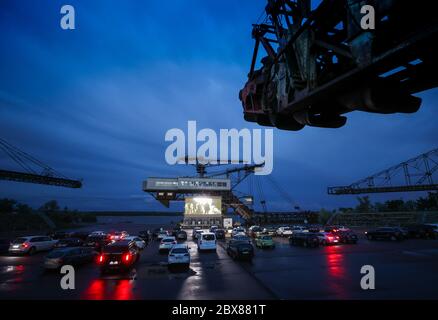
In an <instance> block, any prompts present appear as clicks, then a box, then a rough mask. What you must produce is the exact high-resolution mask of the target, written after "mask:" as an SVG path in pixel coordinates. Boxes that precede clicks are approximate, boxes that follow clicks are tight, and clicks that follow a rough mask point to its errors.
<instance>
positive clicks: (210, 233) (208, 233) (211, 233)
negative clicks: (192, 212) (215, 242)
mask: <svg viewBox="0 0 438 320" xmlns="http://www.w3.org/2000/svg"><path fill="white" fill-rule="evenodd" d="M202 235H203V236H204V235H206V236H208V235H213V236H214V235H215V233H214V232H203V233H202Z"/></svg>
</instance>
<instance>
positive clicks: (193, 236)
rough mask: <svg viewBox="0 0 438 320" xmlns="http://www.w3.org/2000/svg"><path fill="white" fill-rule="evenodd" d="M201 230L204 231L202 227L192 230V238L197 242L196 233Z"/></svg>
mask: <svg viewBox="0 0 438 320" xmlns="http://www.w3.org/2000/svg"><path fill="white" fill-rule="evenodd" d="M201 229H202V228H201V227H194V228H193V230H192V238H193V240H196V236H197V234H196V232H197V231H199V230H201Z"/></svg>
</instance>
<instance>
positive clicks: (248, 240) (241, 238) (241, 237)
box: [230, 234, 252, 244]
mask: <svg viewBox="0 0 438 320" xmlns="http://www.w3.org/2000/svg"><path fill="white" fill-rule="evenodd" d="M230 241H240V242H246V243H249V244H251V243H252V241H251V238H250V237H248V236H246V235H240V234H239V235H236V236H234V237H232V238H231V240H230Z"/></svg>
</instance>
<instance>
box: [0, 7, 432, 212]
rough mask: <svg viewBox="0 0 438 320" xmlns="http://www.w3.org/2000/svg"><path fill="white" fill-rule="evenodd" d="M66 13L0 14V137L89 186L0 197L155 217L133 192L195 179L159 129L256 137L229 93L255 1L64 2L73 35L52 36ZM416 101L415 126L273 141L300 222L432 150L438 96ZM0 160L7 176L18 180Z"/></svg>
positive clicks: (29, 189)
mask: <svg viewBox="0 0 438 320" xmlns="http://www.w3.org/2000/svg"><path fill="white" fill-rule="evenodd" d="M63 4H67V3H66V2H65V1H55V0H44V1H43V0H35V1H24V0H3V1H1V3H0V33H1V37H0V137H1V138H3V139H5V140H7V141H9V142H10V143H12V144H14V145H15V146H18V147H19V148H21V149H23V150H25V151H27V152H29V153H30V154H32V155H34V156H36V157H37V158H39V159H41V160H42V161H44V162H46V163H48V164H50V165H51V166H53V167H54V168H56V169H58V170H59V171H61V172H63V173H64V174H66V175H68V176H71V177H78V178H83V179H84V187H83V188H82V189H80V190H70V189H61V188H56V187H50V186H39V185H30V184H19V183H8V182H0V196H1V197H12V198H15V199H18V200H20V201H23V202H27V203H29V204H31V205H33V206H35V207H36V206H39V205H40V204H41V203H43V202H45V201H47V200H50V199H58V200H59V202H60V203H61V204H62V205H67V206H69V207H72V208H77V209H89V210H154V209H160V208H161V206H160V205H158V204H157V203H156V202H155V201H154V200H153V199H151V198H150V197H148V196H145V195H144V194H143V193H142V191H141V182H142V180H144V179H145V178H147V177H148V176H176V175H190V174H192V173H193V170H192V169H191V168H187V167H184V166H174V167H169V166H168V165H167V164H166V163H165V160H164V152H165V149H166V147H167V145H168V144H167V143H166V142H165V141H164V135H165V132H166V131H167V130H168V129H171V128H174V127H177V128H182V129H184V128H185V127H186V125H187V121H188V120H197V122H198V126H199V127H200V128H205V127H208V128H213V129H219V128H244V127H247V128H257V126H254V125H252V124H249V123H246V122H245V121H244V120H243V118H242V109H241V105H240V101H239V100H238V91H239V89H240V88H241V87H242V86H243V84H244V83H245V81H246V75H247V73H248V69H249V64H250V59H251V55H252V49H253V40H252V39H251V36H250V33H251V23H254V22H255V21H256V20H257V18H258V17H259V15H260V12H261V11H262V9H263V7H264V5H265V1H264V0H258V1H255V0H239V1H231V0H228V1H225V0H224V1H203V0H197V1H196V0H172V1H168V2H164V1H152V0H151V1H149V0H148V1H145V0H138V1H109V0H94V1H68V4H72V5H74V6H75V9H76V24H77V29H76V30H74V31H64V30H62V29H61V28H60V27H59V20H60V17H61V15H60V13H59V10H60V8H61V6H62V5H63ZM420 96H421V97H422V98H423V99H424V102H423V106H422V108H421V109H420V111H419V112H418V113H416V114H414V115H401V114H400V115H390V116H381V115H373V114H366V113H360V112H355V113H352V114H350V115H348V118H349V121H348V124H347V125H346V126H345V127H344V128H342V129H339V130H328V129H317V128H305V129H304V130H303V131H300V132H298V133H293V132H284V131H275V132H274V171H273V177H274V179H275V180H276V181H277V182H278V183H279V184H281V185H282V186H283V188H285V189H287V190H288V192H289V194H290V196H291V197H292V198H293V199H294V201H295V202H296V203H298V204H300V205H301V207H303V208H306V209H319V208H320V207H325V208H334V207H337V206H349V205H352V204H355V202H356V201H355V198H354V197H330V196H328V195H327V194H326V187H327V186H328V185H344V184H349V183H351V182H353V181H355V180H358V179H359V178H363V177H365V176H367V175H369V174H372V173H374V172H376V171H379V170H381V169H385V168H386V167H389V166H390V165H392V164H396V163H398V162H400V161H402V160H406V159H408V158H411V157H413V156H416V155H417V154H419V153H422V152H426V151H428V150H430V149H432V148H434V147H436V140H437V137H438V128H437V125H436V123H437V122H436V118H437V115H438V111H437V107H436V102H437V99H438V91H437V90H431V91H429V92H426V93H423V94H421V95H420ZM0 157H1V158H0V164H1V166H2V167H6V168H8V169H18V168H17V167H16V166H14V164H13V163H12V162H11V161H10V160H7V159H5V158H4V155H3V154H0ZM261 179H262V180H263V178H261ZM243 187H244V188H243V189H242V190H243V191H246V190H248V188H247V187H246V184H244V185H243ZM265 193H266V194H267V195H266V198H267V201H268V208H269V209H271V210H287V209H288V202H287V201H285V200H284V199H282V198H281V197H279V196H278V195H276V194H275V193H274V192H273V190H272V187H271V186H270V185H269V184H265ZM418 195H419V194H410V195H409V197H416V196H418ZM382 197H383V196H378V197H374V198H375V199H383V198H382ZM390 197H394V198H400V197H402V195H399V194H392V195H390Z"/></svg>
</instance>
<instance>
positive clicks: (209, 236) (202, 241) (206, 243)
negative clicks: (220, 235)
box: [198, 232, 216, 251]
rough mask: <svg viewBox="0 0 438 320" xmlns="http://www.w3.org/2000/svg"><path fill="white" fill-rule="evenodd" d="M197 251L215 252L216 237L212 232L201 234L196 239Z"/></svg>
mask: <svg viewBox="0 0 438 320" xmlns="http://www.w3.org/2000/svg"><path fill="white" fill-rule="evenodd" d="M198 250H199V251H201V250H216V235H215V234H214V233H213V232H203V233H201V234H200V236H199V238H198Z"/></svg>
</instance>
